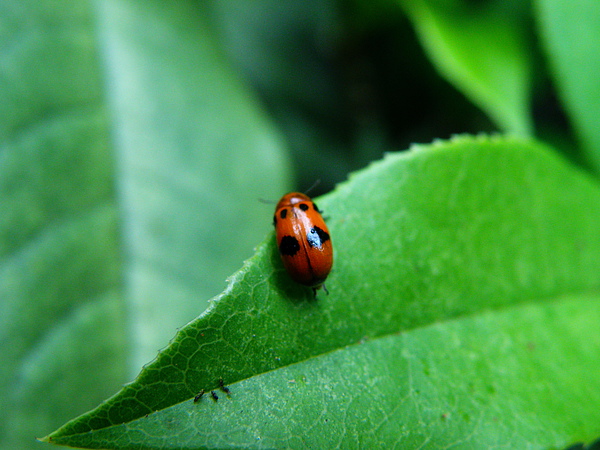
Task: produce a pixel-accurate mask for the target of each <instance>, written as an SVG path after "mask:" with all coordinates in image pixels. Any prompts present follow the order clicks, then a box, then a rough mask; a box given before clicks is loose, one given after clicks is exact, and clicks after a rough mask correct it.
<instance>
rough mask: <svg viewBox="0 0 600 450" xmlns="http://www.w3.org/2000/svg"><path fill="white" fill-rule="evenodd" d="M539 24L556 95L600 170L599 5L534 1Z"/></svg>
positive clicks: (580, 1)
mask: <svg viewBox="0 0 600 450" xmlns="http://www.w3.org/2000/svg"><path fill="white" fill-rule="evenodd" d="M534 4H535V5H536V11H537V13H538V14H537V18H538V25H539V28H540V30H541V36H542V38H543V39H542V43H543V44H544V46H545V48H546V54H547V56H548V59H549V62H550V66H551V68H552V69H553V75H554V80H555V83H556V86H557V88H558V91H559V94H560V96H561V98H562V101H563V103H564V105H565V108H566V110H567V111H568V113H569V116H570V119H571V122H572V124H573V126H574V128H575V131H576V132H577V135H578V137H579V140H580V142H581V144H582V146H583V150H584V151H585V152H586V153H587V156H588V159H589V160H590V162H591V163H592V165H593V166H594V167H595V169H596V171H599V170H600V130H599V129H598V120H597V118H598V116H600V84H599V83H598V76H597V75H598V73H599V71H600V27H598V23H600V3H599V2H597V1H595V0H578V1H576V2H561V1H557V0H537V1H536V2H534Z"/></svg>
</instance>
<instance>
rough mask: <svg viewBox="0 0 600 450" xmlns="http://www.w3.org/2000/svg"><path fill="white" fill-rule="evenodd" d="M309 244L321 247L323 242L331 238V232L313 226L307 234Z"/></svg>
mask: <svg viewBox="0 0 600 450" xmlns="http://www.w3.org/2000/svg"><path fill="white" fill-rule="evenodd" d="M306 240H307V241H308V244H309V245H310V246H311V247H313V248H321V247H322V246H323V243H324V242H326V241H328V240H329V234H327V232H326V231H323V230H321V229H320V228H319V227H312V228H311V229H310V231H309V232H308V234H307V235H306Z"/></svg>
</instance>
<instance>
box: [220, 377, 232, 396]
mask: <svg viewBox="0 0 600 450" xmlns="http://www.w3.org/2000/svg"><path fill="white" fill-rule="evenodd" d="M219 387H220V388H221V390H222V391H223V392H225V393H226V394H231V391H230V390H229V388H228V387H227V386H225V383H224V382H223V378H219Z"/></svg>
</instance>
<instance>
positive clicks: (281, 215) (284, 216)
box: [279, 208, 287, 219]
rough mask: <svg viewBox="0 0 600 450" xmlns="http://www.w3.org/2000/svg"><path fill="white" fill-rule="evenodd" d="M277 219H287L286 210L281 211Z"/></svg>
mask: <svg viewBox="0 0 600 450" xmlns="http://www.w3.org/2000/svg"><path fill="white" fill-rule="evenodd" d="M279 217H281V218H282V219H285V218H286V217H287V209H285V208H284V209H282V210H281V212H280V213H279Z"/></svg>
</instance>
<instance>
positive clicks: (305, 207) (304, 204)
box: [298, 203, 308, 211]
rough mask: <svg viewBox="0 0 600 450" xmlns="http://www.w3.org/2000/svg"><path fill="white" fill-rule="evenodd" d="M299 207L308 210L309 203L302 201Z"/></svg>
mask: <svg viewBox="0 0 600 450" xmlns="http://www.w3.org/2000/svg"><path fill="white" fill-rule="evenodd" d="M298 208H300V209H301V210H302V211H308V205H307V204H306V203H300V204H299V205H298Z"/></svg>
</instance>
